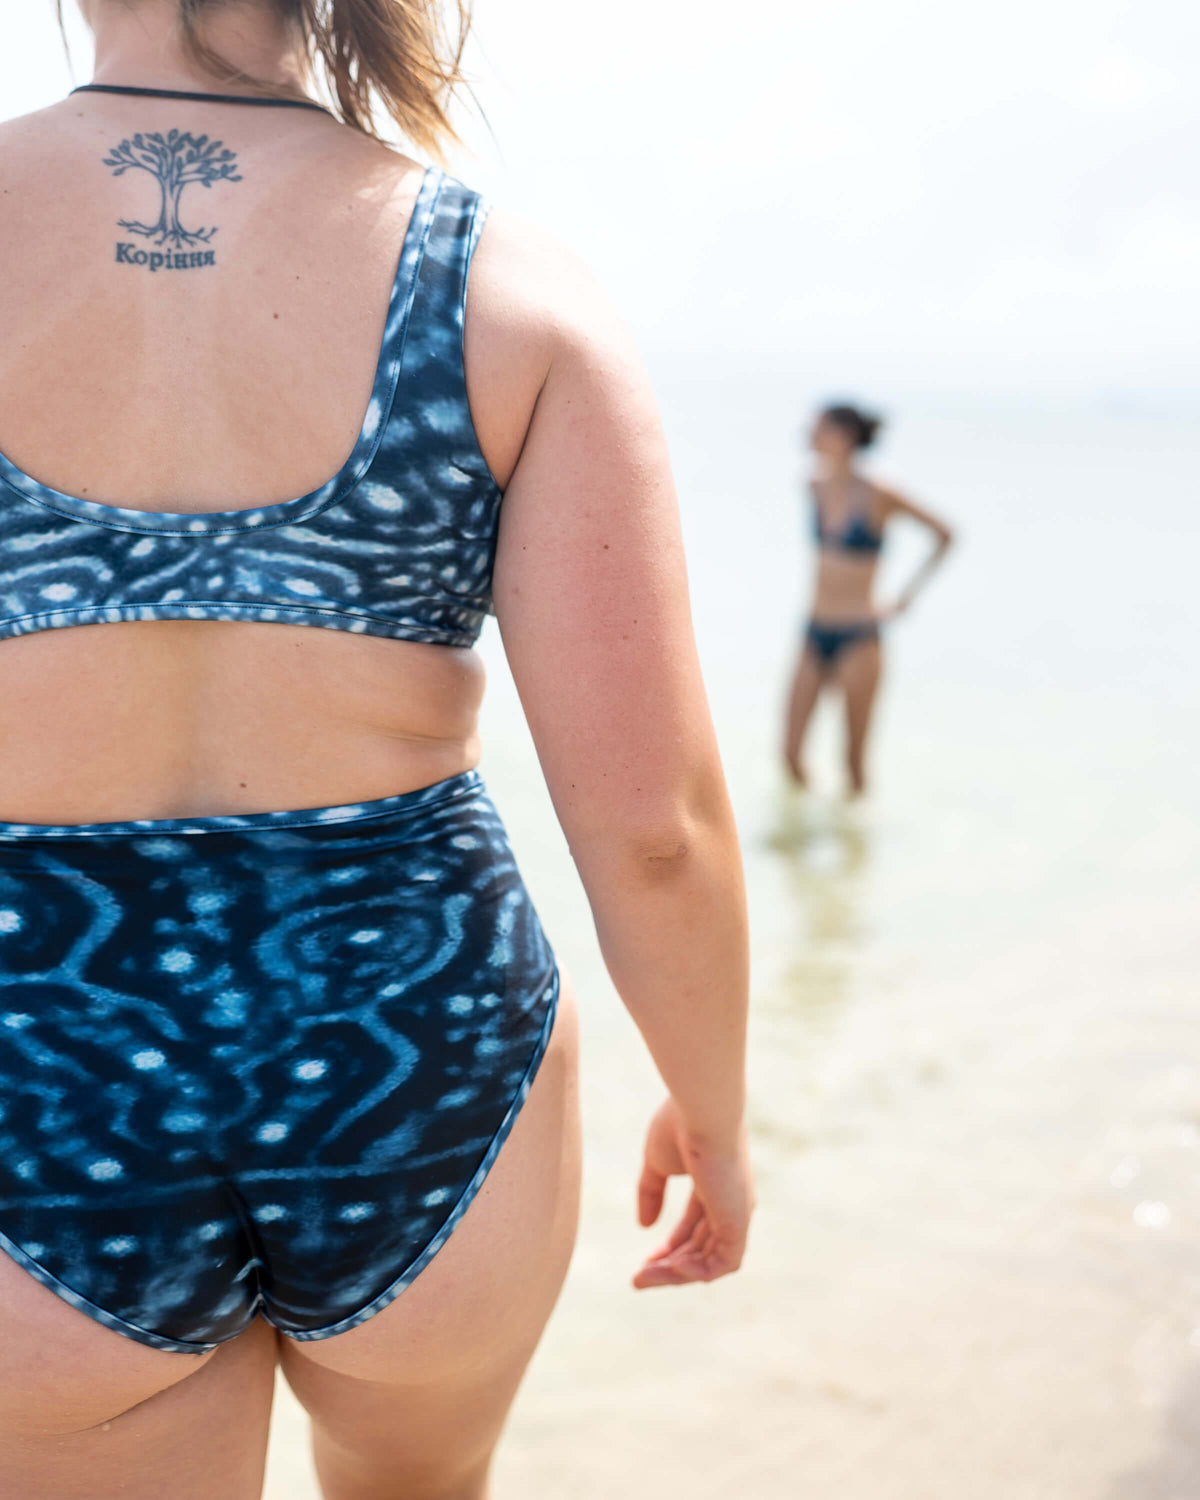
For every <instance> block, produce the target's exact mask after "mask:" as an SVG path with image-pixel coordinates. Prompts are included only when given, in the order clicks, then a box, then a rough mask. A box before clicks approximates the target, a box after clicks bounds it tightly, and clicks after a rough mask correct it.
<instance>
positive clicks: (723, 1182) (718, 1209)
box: [633, 1099, 754, 1290]
mask: <svg viewBox="0 0 1200 1500" xmlns="http://www.w3.org/2000/svg"><path fill="white" fill-rule="evenodd" d="M681 1175H685V1176H689V1177H690V1178H691V1179H692V1196H691V1199H690V1201H689V1202H688V1206H687V1208H686V1210H685V1211H684V1214H683V1217H682V1218H681V1219H680V1221H679V1223H678V1224H677V1225H676V1226H675V1229H674V1231H673V1232H672V1234H671V1237H670V1238H669V1239H668V1240H667V1241H666V1242H665V1243H664V1244H662V1245H660V1246H659V1248H658V1249H657V1250H656V1251H655V1252H654V1254H653V1255H651V1256H650V1257H649V1259H648V1260H647V1261H646V1264H645V1265H644V1266H643V1267H642V1269H641V1270H640V1271H639V1272H638V1273H637V1275H636V1276H635V1277H634V1278H633V1284H634V1286H635V1287H637V1288H638V1289H639V1290H642V1289H643V1288H645V1287H652V1286H682V1285H683V1284H684V1283H685V1282H688V1281H715V1280H716V1279H717V1277H718V1276H728V1275H729V1273H730V1272H731V1271H736V1270H737V1268H738V1267H739V1266H740V1265H741V1263H742V1256H743V1255H744V1254H745V1253H746V1235H747V1232H748V1230H749V1225H750V1215H751V1213H752V1212H753V1211H754V1181H753V1177H752V1174H751V1171H750V1159H749V1153H748V1151H747V1147H746V1133H745V1130H744V1129H743V1130H742V1132H741V1133H740V1135H739V1137H738V1139H737V1140H736V1141H734V1142H731V1143H730V1144H729V1146H728V1147H726V1148H723V1149H717V1148H714V1147H712V1146H709V1145H707V1144H705V1143H702V1142H700V1141H698V1140H697V1139H696V1137H695V1136H694V1135H693V1134H692V1133H691V1132H689V1130H688V1129H687V1126H686V1125H685V1124H684V1121H683V1117H682V1115H681V1114H680V1112H679V1107H678V1105H676V1103H675V1101H674V1100H673V1099H668V1100H667V1102H666V1103H665V1104H663V1105H662V1106H661V1107H660V1109H659V1110H658V1111H657V1113H656V1114H655V1116H654V1118H653V1119H652V1120H651V1121H650V1130H649V1132H648V1133H647V1136H646V1156H645V1162H644V1164H643V1166H642V1176H641V1180H640V1182H639V1183H638V1219H639V1220H640V1222H641V1223H642V1224H644V1225H647V1226H648V1225H650V1224H655V1223H657V1222H658V1216H659V1214H660V1213H661V1212H662V1206H663V1198H664V1196H665V1194H666V1189H667V1178H668V1177H678V1176H681Z"/></svg>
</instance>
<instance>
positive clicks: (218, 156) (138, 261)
mask: <svg viewBox="0 0 1200 1500" xmlns="http://www.w3.org/2000/svg"><path fill="white" fill-rule="evenodd" d="M104 165H105V166H106V167H111V168H112V169H113V176H114V177H121V176H123V175H124V174H125V173H126V172H129V171H131V170H133V169H134V168H136V169H137V170H139V171H142V172H148V173H149V174H150V175H151V176H152V177H153V178H154V179H155V181H156V182H157V185H158V191H159V202H158V217H157V219H155V220H154V222H153V223H149V224H147V223H143V222H142V221H141V220H139V219H121V220H119V223H120V226H121V228H122V229H125V230H128V232H129V233H130V234H138V235H142V236H144V237H145V238H146V239H148V240H150V241H151V242H152V243H153V244H154V245H156V246H157V247H158V250H157V251H155V252H150V251H146V250H136V249H135V248H134V246H133V244H132V243H124V244H121V243H118V245H117V256H116V258H117V260H118V261H120V262H121V263H122V264H123V265H137V266H148V267H149V269H150V270H152V271H159V270H171V271H183V270H191V269H193V268H194V267H199V266H215V265H216V263H217V261H216V254H215V252H213V251H212V250H208V251H194V250H187V249H186V248H185V247H188V246H192V245H207V244H208V243H209V242H210V241H211V240H212V237H213V235H215V234H216V232H217V230H216V226H215V225H213V226H210V227H208V228H203V229H188V228H186V227H185V226H184V225H183V223H182V222H181V220H180V217H179V200H180V198H181V197H182V196H183V190H184V188H186V187H190V186H191V185H192V184H193V183H199V184H200V186H201V187H204V188H211V187H212V185H213V183H214V182H241V180H242V178H241V174H240V173H239V172H238V170H237V153H236V152H234V151H231V150H229V149H228V147H226V146H225V144H224V142H223V141H210V140H209V138H208V136H206V135H192V133H191V132H190V131H179V130H172V131H169V132H168V133H167V134H166V135H163V134H162V132H161V131H146V132H139V133H138V134H137V135H135V136H132V137H130V138H129V139H127V140H124V141H122V142H121V144H120V145H119V146H117V147H115V148H114V149H113V151H112V152H111V154H110V155H108V156H106V157H105V158H104ZM168 247H169V248H168Z"/></svg>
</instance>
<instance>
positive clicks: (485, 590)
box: [0, 168, 501, 646]
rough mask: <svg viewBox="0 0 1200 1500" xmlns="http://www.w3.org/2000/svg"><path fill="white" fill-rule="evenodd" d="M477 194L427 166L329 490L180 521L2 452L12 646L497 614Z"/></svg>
mask: <svg viewBox="0 0 1200 1500" xmlns="http://www.w3.org/2000/svg"><path fill="white" fill-rule="evenodd" d="M485 216H486V205H485V204H484V202H483V200H482V199H481V198H480V196H479V195H478V194H477V193H474V192H472V191H470V190H469V189H468V188H465V187H464V186H463V185H462V184H461V183H459V182H456V181H455V180H453V179H452V178H450V177H447V176H446V175H445V174H444V173H443V172H441V171H440V170H438V169H437V168H431V169H430V170H429V171H428V172H427V173H426V174H425V178H424V181H423V183H422V185H421V189H420V192H419V195H418V198H417V203H416V207H415V209H414V211H413V215H412V219H411V222H410V224H409V226H408V230H407V232H406V234H405V238H404V243H403V247H402V249H401V252H400V258H399V265H398V268H397V272H396V278H395V282H394V285H393V288H392V293H391V300H390V303H389V306H388V313H387V322H386V326H385V329H384V335H383V342H382V346H381V348H380V351H379V362H378V365H377V368H376V372H375V380H374V385H373V388H372V391H371V399H370V402H369V405H368V408H367V414H366V418H365V420H364V422H363V425H362V429H361V431H360V433H359V435H358V439H357V441H356V442H355V444H354V447H353V450H352V451H351V453H350V455H349V457H348V458H347V459H346V461H345V463H344V464H343V465H342V467H341V468H340V469H339V470H338V472H337V473H336V474H335V475H334V476H333V477H332V478H331V479H330V480H328V481H327V482H326V483H325V484H323V485H322V486H321V487H320V488H319V489H317V490H314V491H313V492H312V493H311V494H308V495H302V496H300V497H299V498H298V499H294V500H284V501H282V502H280V503H278V504H272V505H263V506H259V507H257V508H256V509H253V510H235V511H210V512H202V513H200V514H187V513H184V514H172V513H169V512H165V511H141V510H128V509H124V508H122V507H119V506H110V505H105V504H103V503H101V502H98V501H92V500H85V499H81V498H78V497H76V496H73V495H67V494H63V493H61V492H60V491H58V490H53V489H51V488H49V486H47V485H44V484H41V483H39V482H38V481H37V480H35V479H33V478H32V477H31V476H30V475H28V474H26V473H25V472H23V471H22V470H21V469H19V468H18V467H17V466H16V465H15V464H14V463H12V462H11V461H10V460H9V459H7V458H5V457H4V456H3V455H2V454H0V639H2V638H5V637H8V636H16V635H28V634H32V633H34V632H36V631H41V630H53V629H59V628H62V627H64V626H71V625H93V624H102V623H114V622H118V621H123V620H260V621H275V622H279V623H283V624H289V625H319V626H324V627H326V628H328V629H333V630H348V631H352V632H355V633H358V634H362V635H379V636H387V637H390V638H392V639H396V640H411V641H424V642H430V643H433V644H440V645H447V646H471V645H473V644H474V642H475V640H476V639H477V637H478V635H479V631H480V629H481V627H482V624H483V620H484V617H485V616H486V615H487V614H488V613H490V612H491V610H492V595H491V581H492V567H493V562H494V558H495V548H496V530H497V525H498V522H499V511H500V499H501V494H500V489H499V486H498V485H497V484H496V481H495V480H494V478H493V477H492V475H491V473H490V471H489V469H488V466H487V463H486V461H485V459H484V457H483V455H482V453H481V452H480V449H479V444H478V441H477V439H476V436H475V429H474V426H473V424H472V421H471V413H470V409H469V406H468V404H467V387H466V375H465V371H464V366H463V318H464V310H465V304H466V290H467V275H468V271H469V268H470V263H471V258H472V256H473V254H474V250H475V246H476V244H477V242H478V239H479V234H480V231H481V230H482V227H483V223H484V219H485Z"/></svg>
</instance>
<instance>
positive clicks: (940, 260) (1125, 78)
mask: <svg viewBox="0 0 1200 1500" xmlns="http://www.w3.org/2000/svg"><path fill="white" fill-rule="evenodd" d="M67 6H68V8H69V7H70V0H67ZM5 9H6V12H8V13H7V14H6V15H5V17H4V22H3V26H4V38H5V46H4V48H3V51H2V53H0V116H8V115H14V114H19V113H22V112H23V111H25V110H28V109H33V108H36V107H37V106H39V105H41V104H44V103H48V102H49V101H51V100H52V99H54V98H56V97H58V96H59V95H60V94H61V92H62V91H63V90H64V89H65V88H66V87H67V85H68V74H67V72H66V68H65V65H64V63H63V60H62V55H61V47H60V44H59V41H58V35H57V29H56V27H55V24H54V20H53V4H52V0H20V4H19V5H18V4H14V3H13V0H9V3H8V5H7V6H6V7H5ZM476 11H477V36H476V43H475V45H474V46H473V49H472V52H471V55H470V65H471V70H472V73H473V76H474V79H475V84H476V92H477V94H478V97H479V99H480V102H481V104H482V106H483V108H484V109H485V110H486V112H487V115H488V118H489V120H490V123H491V127H492V131H493V132H494V136H495V139H494V140H493V139H492V137H491V136H489V134H488V132H487V131H486V130H485V129H484V128H483V127H482V126H480V125H479V124H478V123H477V122H472V121H471V120H470V119H469V117H468V119H467V122H466V124H467V129H468V133H469V137H470V140H471V143H472V145H473V147H474V150H475V156H474V158H469V157H460V158H458V159H456V168H457V170H458V171H459V174H460V175H462V176H464V177H466V178H467V179H468V180H470V181H472V182H474V183H476V184H477V185H480V186H483V187H485V188H487V189H488V190H489V191H490V192H492V193H493V194H494V195H495V196H496V197H497V198H498V199H500V200H501V201H503V202H505V203H507V204H509V205H510V206H512V207H513V208H514V209H516V210H518V211H519V212H521V213H523V214H525V215H526V216H528V217H532V218H535V219H537V220H539V221H541V222H543V223H546V224H548V225H550V226H552V227H554V228H555V229H557V231H558V232H559V233H560V235H562V236H563V237H564V238H565V239H567V240H568V241H569V242H571V243H572V244H573V245H574V246H575V247H576V248H577V249H579V250H580V251H581V252H582V253H583V254H584V256H585V257H586V258H587V259H588V260H589V261H590V263H591V264H592V265H593V266H594V267H595V269H596V270H597V271H598V272H599V274H600V275H601V276H602V277H603V279H604V280H605V282H606V284H607V285H608V286H609V287H610V289H611V291H612V292H613V295H614V296H615V297H616V299H617V300H618V302H619V303H620V304H621V306H622V307H623V308H624V310H625V312H626V313H627V315H628V316H629V318H630V319H631V321H632V322H633V324H634V326H635V328H636V330H637V332H638V334H639V336H640V337H641V340H642V342H643V344H644V345H645V346H646V347H647V349H648V351H649V352H650V353H651V354H652V355H653V356H656V357H660V358H661V357H668V356H671V355H679V356H682V357H684V358H687V359H691V360H696V359H698V358H707V359H710V360H720V361H721V362H723V363H725V364H730V363H734V364H736V365H738V366H739V367H743V366H744V367H752V366H755V365H759V366H762V365H767V366H779V367H780V368H789V367H814V368H815V367H818V366H819V367H820V369H821V370H822V372H823V378H824V379H825V380H826V381H831V382H832V383H833V384H835V385H836V384H837V383H838V381H839V380H845V381H848V382H849V383H852V384H854V385H861V384H862V383H863V381H864V379H866V380H868V381H870V382H873V383H875V384H877V385H878V384H886V385H887V386H888V387H889V388H890V389H898V388H902V387H904V386H906V385H910V384H911V386H912V387H913V388H914V389H931V390H944V391H952V390H963V391H969V390H978V391H982V392H986V391H1009V392H1013V393H1017V392H1020V391H1022V390H1027V391H1029V392H1030V393H1037V392H1040V391H1048V392H1052V391H1055V390H1061V391H1072V390H1073V391H1078V392H1080V393H1083V394H1089V393H1094V394H1098V395H1107V396H1118V397H1119V396H1122V395H1127V396H1129V397H1131V398H1137V397H1139V396H1143V395H1145V396H1154V395H1159V394H1164V395H1171V394H1176V395H1183V396H1187V395H1196V396H1198V397H1200V371H1198V370H1197V355H1196V351H1197V347H1198V345H1200V195H1198V192H1197V187H1196V176H1197V162H1198V161H1200V5H1197V4H1196V0H1008V3H1007V4H1005V5H1004V6H991V7H984V6H975V5H966V4H963V0H842V3H838V4H831V3H823V4H818V3H815V0H808V3H806V0H760V3H759V4H758V5H756V6H754V7H748V8H746V9H745V10H742V9H740V8H739V7H735V6H729V5H721V4H717V3H715V0H710V3H709V4H708V5H703V4H701V5H689V6H684V5H680V4H679V3H678V0H606V3H605V4H603V5H591V4H564V0H477V6H476ZM87 68H88V57H87V50H86V45H85V46H82V47H81V48H80V50H79V54H78V57H77V69H78V72H79V76H80V78H86V76H87Z"/></svg>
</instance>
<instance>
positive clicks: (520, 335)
mask: <svg viewBox="0 0 1200 1500" xmlns="http://www.w3.org/2000/svg"><path fill="white" fill-rule="evenodd" d="M465 343H466V360H467V381H468V387H469V390H470V395H471V408H472V412H473V414H474V416H475V424H476V428H477V430H478V432H479V436H480V443H481V446H482V448H483V451H484V454H485V455H486V456H487V458H488V460H489V463H490V464H491V466H492V469H493V472H494V473H495V474H496V475H497V478H499V479H501V480H503V479H504V478H505V477H506V476H507V475H508V474H511V472H512V470H513V467H514V466H515V463H516V459H517V455H518V454H519V453H520V451H521V447H522V444H523V442H524V438H525V434H526V432H527V430H528V427H529V422H530V419H531V417H532V414H533V411H534V408H535V406H536V405H537V402H538V398H539V396H540V395H541V393H542V391H543V389H544V387H545V386H546V383H547V381H548V380H549V379H550V377H551V372H552V371H553V372H556V373H557V374H559V375H560V376H561V375H563V374H566V373H567V372H569V371H572V370H574V371H579V372H582V371H585V370H591V371H593V372H599V371H601V370H606V369H607V370H621V369H624V370H628V371H630V372H632V371H633V370H634V369H635V367H636V365H637V354H636V351H635V349H634V347H633V343H632V339H631V337H630V335H629V332H628V330H627V328H626V327H625V324H624V322H623V321H622V319H621V317H620V315H619V314H618V312H617V310H616V308H615V306H614V305H613V303H612V301H611V299H610V298H609V297H608V295H607V294H606V293H605V291H604V290H603V288H602V287H601V285H600V283H599V281H598V280H597V278H596V277H595V276H594V274H593V273H592V272H591V271H590V270H589V269H588V267H587V266H586V264H585V263H584V261H583V260H582V259H581V257H580V256H579V255H578V254H577V253H576V252H575V251H573V250H571V249H570V248H569V247H568V246H566V245H565V244H564V243H563V242H562V241H561V240H559V239H558V238H557V237H556V236H555V235H553V234H551V233H549V232H548V231H546V230H544V229H542V228H540V227H538V226H536V225H533V224H530V223H527V222H526V221H524V220H523V219H520V218H518V217H516V216H515V215H513V214H510V213H509V212H507V211H506V210H504V209H493V210H492V211H491V212H490V213H489V214H488V218H487V222H486V224H485V226H484V230H483V233H482V235H481V237H480V240H479V246H478V249H477V250H476V253H475V258H474V260H473V262H472V266H471V276H470V288H469V294H468V300H467V322H466V339H465Z"/></svg>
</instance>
